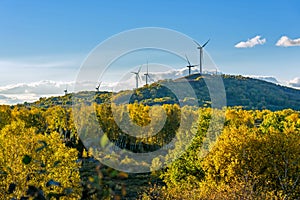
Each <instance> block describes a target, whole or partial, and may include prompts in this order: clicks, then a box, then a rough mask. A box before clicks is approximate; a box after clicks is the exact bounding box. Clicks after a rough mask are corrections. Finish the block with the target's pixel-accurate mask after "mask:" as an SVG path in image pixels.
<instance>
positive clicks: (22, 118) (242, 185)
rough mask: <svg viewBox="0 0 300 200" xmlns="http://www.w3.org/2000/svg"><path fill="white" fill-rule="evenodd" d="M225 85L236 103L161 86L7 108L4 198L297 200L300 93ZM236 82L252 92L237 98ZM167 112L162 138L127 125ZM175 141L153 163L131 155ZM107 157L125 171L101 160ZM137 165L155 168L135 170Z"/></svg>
mask: <svg viewBox="0 0 300 200" xmlns="http://www.w3.org/2000/svg"><path fill="white" fill-rule="evenodd" d="M199 81H201V78H199V79H198V80H197V81H196V80H195V79H193V80H192V81H191V82H195V83H194V84H203V83H198V82H199ZM256 82H257V84H254V83H256ZM224 84H225V89H226V92H227V98H228V100H227V102H228V104H229V105H231V104H232V105H231V106H232V107H224V108H220V109H216V108H210V106H209V101H210V100H209V99H205V98H199V99H198V102H199V104H200V103H201V102H202V104H200V105H201V106H200V107H195V106H190V105H186V106H184V107H180V106H179V105H178V102H180V101H182V99H177V98H176V97H175V96H174V95H173V96H172V95H171V94H170V95H169V96H159V95H162V94H163V93H164V94H165V95H166V94H167V92H168V91H167V89H166V88H163V87H160V86H159V83H155V84H152V85H150V86H145V87H143V88H140V89H138V90H136V91H134V95H133V96H132V97H130V102H129V104H128V103H124V102H122V100H123V99H126V98H124V96H126V94H127V95H128V94H129V92H128V91H123V92H120V93H118V94H112V93H110V92H96V93H95V92H80V93H77V94H76V96H75V97H76V98H74V96H73V95H74V94H68V95H65V96H63V97H52V98H48V99H46V98H41V99H40V100H39V101H37V102H34V103H25V104H22V105H13V106H8V105H2V106H0V179H1V180H0V194H1V195H2V196H1V199H36V200H38V199H299V198H300V197H299V194H300V184H299V182H300V180H299V179H300V112H299V109H298V108H299V107H298V106H299V102H297V103H295V102H294V101H296V100H298V98H300V97H299V96H300V95H299V91H297V90H293V89H289V88H285V87H282V86H276V85H274V84H271V83H266V82H263V81H259V80H254V79H248V78H243V77H233V76H227V77H224ZM235 84H236V85H235ZM237 85H241V86H240V88H237ZM229 86H231V87H236V88H235V90H233V89H232V91H231V92H232V95H233V93H234V95H237V94H239V95H246V94H247V95H248V96H244V97H243V98H236V100H235V101H233V98H232V95H231V93H230V90H229V89H230V88H231V87H229ZM250 86H251V87H250ZM263 86H264V87H265V88H263ZM197 87H198V86H197ZM243 87H245V88H243ZM195 88H196V86H195ZM247 88H248V89H249V90H248V92H245V89H246V91H247ZM250 88H251V89H252V90H253V91H252V92H253V93H252V92H250ZM260 90H262V91H260ZM162 91H163V92H162ZM199 91H201V92H203V91H204V92H205V90H204V89H203V90H199ZM274 91H277V92H276V93H274ZM279 91H281V93H280V92H279ZM256 92H257V93H256ZM196 93H198V92H196ZM148 95H149V96H148ZM199 95H200V93H199V94H197V96H198V97H199ZM257 95H261V96H260V99H255V98H256V97H255V96H257ZM275 96H276V97H275ZM141 97H144V99H146V100H142V99H141ZM262 97H264V98H265V99H264V102H265V103H261V106H260V105H258V103H256V102H263V101H261V98H262ZM230 98H232V100H230ZM247 98H248V99H249V102H250V103H251V106H252V107H251V106H250V103H249V102H246V101H245V100H243V99H247ZM286 98H287V99H289V100H290V101H288V100H287V99H286ZM271 99H272V102H273V103H270V104H269V102H270V101H271ZM242 100H243V102H244V103H245V104H242V103H241V104H239V103H240V102H241V101H242ZM282 100H285V102H284V104H280V102H281V101H282ZM74 102H75V103H76V104H77V105H78V106H72V105H73V104H74ZM116 102H117V103H116ZM268 106H269V107H268ZM289 107H291V108H293V109H284V108H289ZM78 113H80V115H78ZM126 113H127V114H126ZM163 113H164V115H165V119H164V124H163V127H162V128H161V129H159V130H158V131H157V134H155V135H152V134H150V132H151V131H149V132H148V131H146V132H145V133H143V134H144V137H133V136H132V135H130V134H129V133H128V131H135V130H134V128H133V127H132V126H131V125H130V124H121V125H120V124H119V123H120V122H122V121H127V120H129V121H132V122H133V123H134V124H137V125H138V126H141V127H147V125H149V124H151V123H156V122H157V123H158V122H159V121H160V118H159V117H158V116H161V114H163ZM116 115H117V116H116ZM95 122H96V124H95ZM187 122H188V123H187ZM99 127H100V129H101V131H99ZM152 131H153V130H152ZM147 134H148V135H147ZM173 138H176V140H175V142H174V144H173V145H169V144H170V143H171V142H172V141H173ZM112 145H114V146H116V147H117V148H118V149H119V151H118V149H114V148H111V147H112ZM168 145H169V148H166V149H165V153H166V154H165V155H163V156H157V157H155V158H153V159H152V160H151V162H149V163H147V162H141V160H139V159H134V158H128V157H126V156H124V155H123V152H125V150H126V151H131V152H134V153H136V154H139V153H149V152H155V151H157V150H159V149H161V148H164V147H166V146H168ZM182 147H184V148H182ZM105 150H109V151H110V152H117V153H114V154H113V156H111V157H108V156H107V155H103V152H105ZM99 160H100V161H101V162H100V161H99ZM108 160H109V161H110V162H113V163H117V164H118V165H119V166H122V167H124V168H126V170H125V172H124V171H119V170H116V169H113V168H111V167H109V165H105V164H103V163H108ZM164 163H168V165H166V166H164ZM108 164H109V163H108ZM137 166H138V167H139V168H144V169H146V170H145V171H147V170H149V171H151V173H150V172H149V173H146V172H145V173H139V174H136V173H133V172H134V171H135V170H136V168H135V167H137Z"/></svg>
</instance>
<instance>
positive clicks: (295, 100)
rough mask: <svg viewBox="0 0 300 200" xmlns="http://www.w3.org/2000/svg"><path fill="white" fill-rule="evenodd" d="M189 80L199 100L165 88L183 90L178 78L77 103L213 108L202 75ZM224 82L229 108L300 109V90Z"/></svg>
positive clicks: (59, 100) (45, 101) (62, 100)
mask: <svg viewBox="0 0 300 200" xmlns="http://www.w3.org/2000/svg"><path fill="white" fill-rule="evenodd" d="M205 78H206V79H211V80H212V81H214V79H215V77H214V75H205ZM186 79H187V80H188V82H189V83H190V85H191V86H192V88H193V90H194V92H195V94H196V97H197V99H195V98H183V99H178V98H177V97H176V96H175V95H174V94H173V93H172V91H171V90H170V89H168V88H167V87H165V86H164V85H166V84H170V83H171V84H173V85H175V86H176V85H177V86H178V87H182V84H185V83H184V82H182V81H180V79H178V80H162V81H158V82H156V83H153V84H151V85H149V86H144V87H141V88H139V89H137V90H134V91H121V92H118V93H111V92H92V91H90V92H79V93H76V95H75V96H76V98H75V100H76V99H77V100H80V101H82V102H89V101H90V102H96V103H98V104H101V103H103V102H109V101H110V100H111V99H110V97H111V96H113V101H114V102H117V103H134V102H139V103H143V104H145V105H162V104H174V103H177V104H178V103H180V102H182V103H184V104H185V105H188V104H190V105H194V104H195V102H196V103H198V105H199V106H200V107H203V106H204V107H210V104H211V99H210V96H209V90H208V88H207V86H206V83H205V80H204V79H203V78H202V77H201V76H199V75H191V76H189V77H186ZM222 80H223V82H224V87H225V92H226V101H227V106H242V107H243V108H244V109H247V110H250V109H258V110H262V109H269V110H272V111H275V110H282V109H287V108H291V109H295V110H300V90H297V89H293V88H289V87H285V86H281V85H276V84H273V83H270V82H266V81H262V80H258V79H252V78H246V77H242V76H233V75H222ZM128 99H129V101H128ZM72 100H74V98H73V99H72V94H68V95H66V96H61V97H52V98H41V99H40V100H39V101H37V102H35V103H33V104H29V105H36V106H41V107H46V108H47V107H49V106H52V105H62V106H71V104H72Z"/></svg>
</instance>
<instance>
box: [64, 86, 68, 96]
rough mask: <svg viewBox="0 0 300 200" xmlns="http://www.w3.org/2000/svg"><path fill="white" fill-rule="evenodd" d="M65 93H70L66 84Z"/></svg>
mask: <svg viewBox="0 0 300 200" xmlns="http://www.w3.org/2000/svg"><path fill="white" fill-rule="evenodd" d="M64 93H65V95H67V94H68V86H66V89H65V90H64Z"/></svg>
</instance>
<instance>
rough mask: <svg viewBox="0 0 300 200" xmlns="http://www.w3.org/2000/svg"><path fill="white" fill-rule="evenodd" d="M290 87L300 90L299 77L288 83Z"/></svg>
mask: <svg viewBox="0 0 300 200" xmlns="http://www.w3.org/2000/svg"><path fill="white" fill-rule="evenodd" d="M288 84H289V85H290V86H292V87H296V88H300V77H296V78H294V79H292V80H290V81H289V82H288Z"/></svg>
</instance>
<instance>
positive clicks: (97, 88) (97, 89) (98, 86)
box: [96, 81, 102, 92]
mask: <svg viewBox="0 0 300 200" xmlns="http://www.w3.org/2000/svg"><path fill="white" fill-rule="evenodd" d="M101 83H102V81H100V82H99V84H98V85H97V87H96V91H97V92H99V88H100V85H101Z"/></svg>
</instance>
